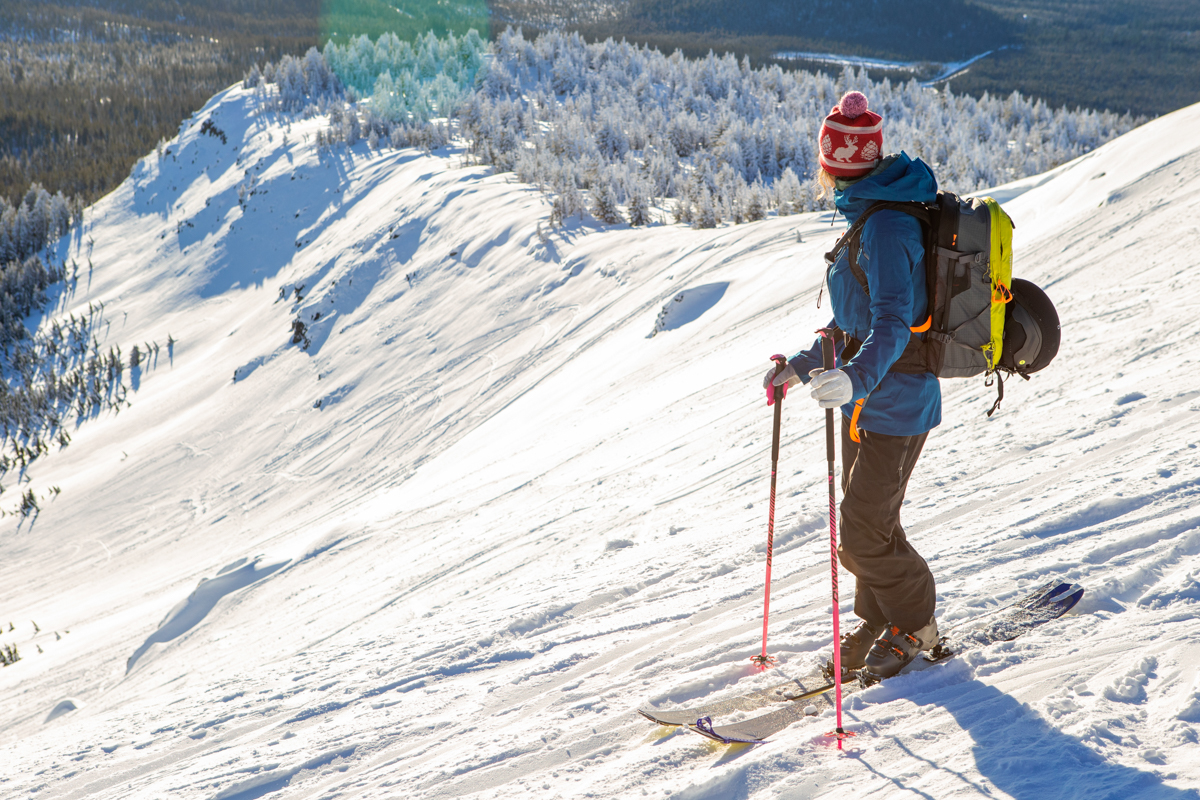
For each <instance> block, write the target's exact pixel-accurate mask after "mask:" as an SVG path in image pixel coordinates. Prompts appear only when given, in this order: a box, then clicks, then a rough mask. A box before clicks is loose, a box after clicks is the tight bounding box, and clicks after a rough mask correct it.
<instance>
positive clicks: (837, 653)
mask: <svg viewBox="0 0 1200 800" xmlns="http://www.w3.org/2000/svg"><path fill="white" fill-rule="evenodd" d="M820 333H821V361H822V366H823V367H824V368H825V369H826V370H831V369H836V368H837V360H836V355H835V353H834V349H833V337H832V335H831V331H828V330H821V332H820ZM825 453H826V459H827V461H828V462H829V567H830V574H831V576H832V578H833V674H834V678H833V685H834V698H835V703H836V706H837V730H836V731H835V732H834V733H831V734H829V735H830V736H836V737H837V743H838V749H839V750H841V749H842V740H843V739H845V738H847V737H850V736H853V735H854V734H853V733H846V731H845V730H843V729H842V634H841V629H840V625H839V622H838V617H839V616H840V615H839V613H838V553H837V500H836V498H835V496H834V488H833V471H834V457H835V448H834V444H833V409H832V408H827V409H825Z"/></svg>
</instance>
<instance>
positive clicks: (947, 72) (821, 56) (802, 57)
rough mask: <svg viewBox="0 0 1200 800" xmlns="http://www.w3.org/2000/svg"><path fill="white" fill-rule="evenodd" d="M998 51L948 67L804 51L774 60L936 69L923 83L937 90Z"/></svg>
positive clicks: (787, 52)
mask: <svg viewBox="0 0 1200 800" xmlns="http://www.w3.org/2000/svg"><path fill="white" fill-rule="evenodd" d="M1007 49H1008V46H1007V45H1005V46H1004V47H1001V48H1000V50H1007ZM994 52H996V51H995V50H987V51H985V52H983V53H980V54H978V55H975V56H971V57H970V58H967V59H964V60H962V61H947V62H944V63H939V62H932V61H888V60H886V59H882V58H866V57H864V56H851V55H842V54H838V53H811V52H807V51H802V50H781V51H779V52H777V53H773V54H772V57H773V58H778V59H780V60H784V61H812V62H816V63H818V64H829V65H831V66H837V67H851V68H854V69H875V70H884V71H888V72H910V73H917V72H925V71H928V70H930V69H933V68H936V69H937V72H936V73H935V74H934V76H933V77H932V78H929V79H928V80H925V81H923V82H922V85H923V86H933V85H934V84H936V83H941V82H942V81H944V80H947V79H949V78H953V77H954V76H955V75H958V74H959V73H961V72H963V71H965V70H966V69H967V67H969V66H971V65H972V64H974V63H975V62H976V61H979V60H980V59H983V58H987V57H988V56H990V55H991V54H992V53H994Z"/></svg>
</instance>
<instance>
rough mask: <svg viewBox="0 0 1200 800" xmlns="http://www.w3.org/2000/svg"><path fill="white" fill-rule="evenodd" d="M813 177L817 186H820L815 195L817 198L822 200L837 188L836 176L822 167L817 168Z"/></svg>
mask: <svg viewBox="0 0 1200 800" xmlns="http://www.w3.org/2000/svg"><path fill="white" fill-rule="evenodd" d="M813 179H814V180H815V181H816V183H817V186H819V187H820V188H821V191H820V193H819V194H818V195H817V199H818V200H824V199H825V198H826V197H828V196H829V195H830V194H832V193H833V190H834V189H836V188H837V178H835V177H834V176H833V175H832V174H830V173H829V172H827V171H826V169H825V168H824V167H818V168H817V174H816V175H814V176H813Z"/></svg>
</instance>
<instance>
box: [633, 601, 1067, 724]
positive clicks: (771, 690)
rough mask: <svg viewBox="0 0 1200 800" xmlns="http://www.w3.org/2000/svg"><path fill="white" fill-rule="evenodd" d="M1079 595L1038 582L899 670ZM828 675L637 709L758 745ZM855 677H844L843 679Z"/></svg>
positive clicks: (1048, 613) (800, 709) (1008, 631)
mask: <svg viewBox="0 0 1200 800" xmlns="http://www.w3.org/2000/svg"><path fill="white" fill-rule="evenodd" d="M1082 596H1083V587H1082V586H1079V585H1077V584H1069V583H1061V582H1058V581H1054V582H1051V583H1048V584H1046V585H1044V586H1041V587H1039V588H1038V589H1037V590H1035V591H1034V592H1031V593H1030V594H1028V595H1026V596H1024V597H1022V598H1021V599H1020V600H1017V601H1016V602H1014V603H1011V604H1009V605H1007V606H1004V607H1002V608H1000V609H997V610H996V611H993V612H990V613H989V614H987V615H985V616H984V618H983V619H982V620H981V621H976V622H974V623H972V625H971V626H970V627H969V628H968V629H966V630H964V631H961V632H959V631H955V630H951V631H950V632H949V634H948V635H947V636H944V637H942V643H941V644H939V645H938V646H937V647H935V648H934V649H933V650H932V651H930V652H929V653H927V654H924V655H923V656H921V657H920V658H918V659H917V660H916V661H914V662H913V663H912V664H910V665H909V666H908V667H906V668H905V670H904V671H903V672H902V673H901V674H906V673H909V672H915V671H918V670H921V669H925V668H927V667H930V666H934V665H936V664H938V663H940V662H942V661H945V660H947V659H949V658H951V657H953V656H954V655H955V654H956V653H958V652H962V651H963V650H965V649H967V648H970V647H983V646H986V645H988V644H991V643H993V642H1002V641H1010V640H1012V639H1015V638H1017V637H1018V636H1020V635H1021V634H1023V633H1025V632H1027V631H1029V630H1032V629H1033V628H1035V627H1037V626H1038V625H1042V624H1044V623H1046V622H1049V621H1050V620H1053V619H1057V618H1059V617H1061V616H1062V615H1063V614H1065V613H1067V612H1068V611H1070V610H1071V609H1072V608H1073V607H1074V606H1075V604H1076V603H1078V602H1079V599H1080V598H1081V597H1082ZM830 677H831V673H830V672H829V671H828V667H825V668H822V670H821V671H819V672H818V673H817V674H815V675H814V676H812V677H810V678H806V679H804V680H791V681H787V682H785V683H781V684H778V685H776V686H772V687H768V688H766V689H761V690H758V691H755V692H750V693H748V694H744V695H739V696H736V697H731V698H727V699H725V700H720V701H717V702H713V703H706V704H703V705H699V706H692V707H688V708H682V709H675V710H671V711H659V710H657V709H649V708H643V709H639V712H638V713H640V714H641V715H642V716H643V717H645V718H646V719H648V720H650V721H651V722H655V723H657V724H659V725H666V726H686V727H687V728H688V729H689V730H691V731H693V732H695V733H699V734H700V735H702V736H707V737H708V738H710V739H714V740H716V741H719V742H723V743H725V744H733V743H736V742H744V743H747V744H757V743H759V742H762V741H763V740H765V738H766V737H768V736H771V735H773V734H774V733H777V732H778V731H780V730H782V729H783V728H786V727H787V726H789V725H791V724H792V723H793V722H796V721H798V720H800V719H802V718H804V717H805V716H806V714H805V708H806V704H803V703H802V702H801V701H803V700H817V699H818V698H820V699H821V700H823V701H825V702H827V699H826V698H822V695H824V694H825V693H826V692H828V691H830V690H831V689H833V688H834V685H833V683H832V682H831V681H830ZM858 677H859V676H857V675H853V676H847V680H853V679H854V678H858ZM843 683H845V681H843ZM859 683H861V681H859ZM778 703H785V704H786V705H785V706H784V707H783V708H780V709H777V710H775V711H772V712H769V713H767V714H762V715H760V716H757V717H753V718H751V719H747V720H743V721H741V722H735V723H731V724H728V725H714V724H713V722H712V719H713V718H714V717H722V716H728V715H730V714H734V713H737V712H746V711H755V710H757V709H759V708H763V707H764V706H769V705H773V704H778Z"/></svg>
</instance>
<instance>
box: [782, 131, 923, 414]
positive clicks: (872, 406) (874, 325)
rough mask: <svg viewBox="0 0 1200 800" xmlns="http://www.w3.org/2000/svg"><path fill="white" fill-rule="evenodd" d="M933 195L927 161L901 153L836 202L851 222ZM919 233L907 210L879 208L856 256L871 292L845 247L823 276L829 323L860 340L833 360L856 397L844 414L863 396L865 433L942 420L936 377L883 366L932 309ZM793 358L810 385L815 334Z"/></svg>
mask: <svg viewBox="0 0 1200 800" xmlns="http://www.w3.org/2000/svg"><path fill="white" fill-rule="evenodd" d="M936 198H937V179H936V178H935V177H934V176H933V173H932V172H931V171H930V169H929V167H928V166H926V165H925V163H924V162H923V161H921V160H919V159H918V160H915V161H914V160H913V159H911V158H909V157H908V155H906V154H905V153H901V154H900V155H899V156H898V157H897V158H896V160H895V161H893V162H892V163H891V164H890V165H889V166H887V167H886V168H885V169H884V170H883V171H882V172H879V173H878V174H874V175H870V176H868V177H866V178H863V179H862V180H860V181H858V182H857V183H854V184H851V185H850V186H848V187H847V188H846V189H845V190H844V191H837V192H835V195H834V202H835V203H836V205H837V208H838V210H839V211H841V212H842V214H844V215H845V217H846V219H847V221H849V222H850V223H853V222H854V220H856V219H858V216H859V215H860V214H862V212H863V211H864V210H866V208H867V207H868V206H869V205H871V203H873V202H875V201H877V200H901V201H904V200H916V201H921V202H933V201H934V200H936ZM923 239H924V237H923V236H922V232H921V224H920V223H919V222H918V221H917V220H916V219H914V218H913V217H912V216H910V215H908V214H905V213H904V212H902V211H880V212H878V213H876V214H873V215H871V217H870V218H869V219H868V220H867V223H866V225H864V226H863V230H862V239H861V248H860V251H859V256H858V263H859V266H861V267H862V268H863V270H864V271H865V272H866V273H867V284H868V285H869V286H870V287H871V296H870V298H869V299H868V297H867V294H866V293H865V292H864V291H863V289H862V287H861V286H860V285H859V284H858V281H856V280H855V279H854V275H853V274H852V273H851V272H850V262H849V255H848V254H847V253H846V252H845V251H843V252H842V255H841V256H840V257H839V258H838V260H837V261H836V262H835V263H834V264H833V266H832V267H830V269H829V271H828V273H827V274H826V281H827V282H828V287H829V297H830V302H831V305H832V306H833V322H832V323H831V324H836V325H837V326H838V327H839V328H841V329H842V330H844V331H845V332H846V333H848V334H850V335H851V336H853V337H855V338H856V339H859V340H861V341H862V343H863V345H862V348H861V349H860V350H859V351H858V353H856V354H855V355H854V357H853V358H852V359H850V361H849V362H848V363H846V364H844V365H843V364H842V363H841V358H840V348H839V358H838V366H839V367H840V368H841V369H842V370H844V371H845V373H846V374H847V375H848V376H850V383H851V385H852V386H853V387H854V396H853V399H852V400H851V402H850V403H847V404H846V405H844V406H842V413H843V414H845V415H846V416H847V417H849V416H850V415H851V414H852V413H853V411H854V402H855V401H857V400H859V399H862V398H864V397H865V398H867V401H866V403H865V404H864V405H863V409H862V411H861V412H860V414H859V418H858V427H859V428H861V429H863V430H866V431H871V432H874V433H885V434H890V435H892V436H914V435H916V434H920V433H925V432H926V431H928V430H930V429H932V428H934V427H936V426H937V425H938V424H939V423H941V421H942V392H941V387H940V386H939V385H938V379H937V378H936V377H935V376H934V375H932V374H931V373H928V372H927V373H924V374H920V375H909V374H903V373H898V372H888V367H890V366H891V365H892V364H893V363H895V361H896V359H898V358H899V357H900V354H901V353H903V352H904V346H905V345H906V344H907V343H908V339H909V328H911V327H913V326H919V325H921V324H922V323H923V322H924V321H925V319H926V317H927V316H928V315H929V311H928V308H927V306H928V301H927V299H926V292H925V245H924V241H923ZM790 363H791V365H792V366H793V367H794V368H795V370H796V373H797V374H798V375H799V376H800V379H801V380H802V381H804V382H805V383H808V381H809V377H808V372H809V370H811V369H815V368H818V367H820V366H821V340H820V338H818V339H817V340H816V342H815V343H814V344H813V346H812V347H810V348H809V349H807V350H804V351H803V352H800V353H798V354H797V355H795V356H793V357H792V358H791V360H790Z"/></svg>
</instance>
